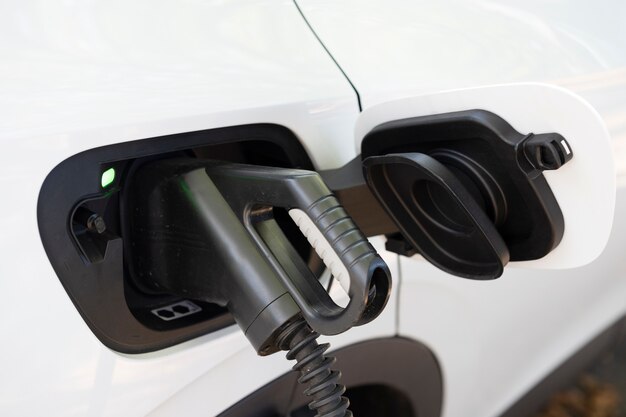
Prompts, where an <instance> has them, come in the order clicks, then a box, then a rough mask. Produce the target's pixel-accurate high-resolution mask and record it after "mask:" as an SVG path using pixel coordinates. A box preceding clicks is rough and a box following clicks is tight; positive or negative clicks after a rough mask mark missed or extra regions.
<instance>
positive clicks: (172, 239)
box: [123, 158, 390, 417]
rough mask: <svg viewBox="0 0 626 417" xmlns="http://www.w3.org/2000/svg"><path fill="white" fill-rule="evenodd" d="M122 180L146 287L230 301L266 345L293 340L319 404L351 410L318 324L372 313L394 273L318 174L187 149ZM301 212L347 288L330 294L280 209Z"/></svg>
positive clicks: (132, 260)
mask: <svg viewBox="0 0 626 417" xmlns="http://www.w3.org/2000/svg"><path fill="white" fill-rule="evenodd" d="M125 188H126V190H125V191H124V202H123V203H124V207H125V210H126V212H127V213H128V219H127V221H126V226H125V227H126V228H127V229H128V230H126V231H125V232H126V233H127V235H128V236H129V237H130V245H127V247H126V255H125V256H126V258H127V259H128V267H129V272H130V276H131V278H132V279H133V281H134V283H135V284H136V285H137V286H138V287H139V288H141V289H142V290H143V291H146V292H149V293H163V294H173V295H177V296H182V297H185V298H191V299H195V300H200V301H205V302H211V303H214V304H217V305H220V306H224V307H226V308H228V310H229V311H230V313H231V314H232V315H233V317H234V318H235V320H236V322H237V323H238V325H239V326H240V327H241V329H242V330H243V331H244V333H245V335H246V337H247V338H248V340H249V341H250V343H251V344H252V346H253V347H254V348H255V349H256V351H257V352H258V353H259V354H260V355H268V354H271V353H274V352H276V351H278V350H289V351H290V353H289V355H288V358H290V359H296V361H297V362H298V364H297V365H296V366H295V367H294V369H299V370H300V371H301V373H302V377H301V379H300V380H301V382H302V383H308V384H309V385H310V388H309V389H308V390H307V395H311V396H312V397H313V402H312V403H311V407H312V408H313V409H315V410H317V412H318V415H319V416H328V417H331V416H333V417H335V416H336V417H341V416H344V415H346V416H347V415H350V414H349V411H346V410H347V406H348V402H347V400H345V399H343V398H342V394H343V392H344V388H343V387H342V386H341V385H339V384H338V379H339V373H336V372H332V371H331V370H330V366H331V365H332V363H333V361H332V360H331V359H329V358H325V357H324V351H325V350H326V349H327V348H328V346H327V345H322V346H319V345H317V343H316V342H315V339H316V338H317V336H318V334H326V335H331V334H338V333H341V332H344V331H346V330H348V329H350V328H351V327H353V326H357V325H361V324H365V323H367V322H369V321H370V320H372V319H374V318H375V317H376V316H378V314H380V312H381V311H382V309H383V308H384V306H385V304H386V301H387V299H388V296H389V292H390V273H389V270H388V268H387V266H386V265H385V263H384V261H383V260H382V259H381V258H380V256H379V255H378V254H377V253H376V252H375V250H374V249H373V247H372V246H371V245H370V244H369V242H368V241H367V239H366V238H365V236H363V234H362V233H361V232H360V230H359V229H358V228H357V226H356V225H355V224H354V223H353V222H352V220H351V218H350V217H349V216H348V215H347V214H346V212H345V210H344V209H343V208H342V207H341V205H340V204H339V202H338V201H337V200H336V198H335V197H334V196H333V195H332V193H331V192H330V191H329V189H328V188H327V187H326V185H325V184H324V182H323V181H322V180H321V178H320V177H319V175H318V174H317V173H315V172H312V171H303V170H294V169H282V168H270V167H260V166H251V165H241V164H227V163H220V162H214V161H207V160H198V159H190V158H177V159H166V160H159V161H153V162H149V163H146V164H145V165H142V166H141V167H139V168H137V169H136V170H134V173H133V175H132V176H131V178H129V179H128V182H127V185H126V187H125ZM275 207H280V208H282V209H287V210H289V212H290V214H291V213H293V216H292V217H294V219H297V222H298V223H299V226H300V229H301V230H302V231H303V233H304V234H305V236H306V237H307V238H308V239H309V241H310V242H312V246H313V248H314V249H316V251H317V252H318V254H319V255H320V257H321V258H322V260H323V261H324V262H325V263H326V265H327V267H329V268H330V269H331V271H333V272H334V273H335V272H336V273H337V275H338V276H340V280H341V281H342V283H343V285H344V288H345V289H346V291H347V293H348V295H349V296H350V301H349V303H348V305H347V306H346V307H345V308H341V307H339V306H338V305H337V304H335V303H334V302H333V300H332V299H331V297H330V296H329V295H328V293H327V292H326V291H325V290H324V288H323V287H322V286H321V285H320V283H319V282H318V280H317V278H316V277H315V275H314V274H313V273H312V272H311V271H310V270H309V269H308V267H307V265H306V263H305V262H304V261H303V260H302V259H301V258H300V257H299V256H298V255H297V252H296V250H295V249H294V248H293V246H292V245H291V243H290V242H289V240H288V238H287V237H286V236H285V235H284V234H283V232H282V230H281V228H280V226H279V225H278V223H277V222H276V220H275V218H274V216H273V209H274V208H275Z"/></svg>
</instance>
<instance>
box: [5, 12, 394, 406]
mask: <svg viewBox="0 0 626 417" xmlns="http://www.w3.org/2000/svg"><path fill="white" fill-rule="evenodd" d="M0 109H1V113H2V117H1V118H0V187H1V189H2V195H3V197H2V198H1V201H2V204H0V230H1V232H0V258H1V262H0V294H2V295H3V300H2V303H0V315H1V316H2V320H0V334H1V335H2V346H3V347H2V348H1V349H0V352H1V354H0V369H2V377H0V414H1V415H5V416H39V415H50V416H77V415H80V416H84V415H90V416H92V415H93V416H95V415H103V416H116V417H119V416H142V415H146V414H147V413H149V412H150V411H151V410H153V409H155V408H156V407H158V406H159V405H160V404H161V403H162V402H164V401H166V400H167V399H168V398H169V397H171V396H172V395H175V394H176V393H177V392H178V391H180V390H181V389H183V388H184V387H186V386H188V385H189V384H191V383H193V382H194V381H196V380H198V379H199V378H200V379H201V378H202V376H203V375H205V374H207V375H211V376H210V377H209V379H211V384H212V385H211V388H212V389H211V390H208V391H206V392H204V393H203V395H202V396H200V397H198V398H196V399H195V401H194V403H193V405H194V407H195V408H194V409H195V412H199V413H201V414H203V415H214V414H217V413H218V412H219V411H221V410H222V409H224V408H226V407H228V406H229V405H231V404H232V403H233V402H235V401H237V400H238V399H239V398H241V397H243V396H245V395H246V394H248V393H249V392H250V391H252V390H254V389H256V388H257V387H259V386H261V385H263V384H265V383H266V382H268V381H269V380H271V379H272V378H274V377H275V376H277V375H279V374H281V373H283V372H285V371H286V370H287V369H289V367H290V364H289V363H288V362H287V361H286V360H284V358H283V357H279V355H277V356H276V357H272V358H266V359H265V360H264V359H257V358H256V356H255V355H254V352H253V350H252V349H251V348H250V347H249V346H248V344H247V342H246V341H245V339H244V337H243V336H242V335H241V334H240V332H239V331H237V330H236V329H234V328H232V329H227V330H224V331H221V332H218V333H215V334H212V335H209V336H206V337H203V338H200V339H197V340H194V341H192V342H188V343H185V344H183V345H181V346H178V347H175V348H172V349H169V350H167V351H164V352H160V353H154V354H149V355H140V356H125V355H120V354H117V353H115V352H112V351H110V350H109V349H107V348H105V347H104V346H103V345H102V344H101V343H100V342H99V341H98V340H97V339H96V338H95V336H94V335H93V334H92V333H91V331H90V330H89V329H88V328H87V326H86V325H85V323H84V322H83V320H82V319H81V317H80V315H79V314H78V312H77V310H76V309H75V308H74V306H73V305H72V303H71V302H70V300H69V297H68V296H67V294H66V292H65V291H64V289H63V288H62V287H61V284H60V283H59V280H58V279H57V278H56V275H55V273H54V272H53V270H52V268H51V266H50V263H49V262H48V259H47V257H46V254H45V253H44V250H43V248H42V245H41V241H40V238H39V231H38V229H37V218H36V203H37V197H38V193H39V189H40V187H41V184H42V182H43V180H44V178H45V177H46V175H47V174H48V173H49V172H50V170H51V169H52V168H53V167H54V166H55V165H56V164H58V163H59V162H61V161H62V160H64V159H65V158H67V157H69V156H71V155H73V154H75V153H78V152H81V151H83V150H85V149H89V148H93V147H97V146H102V145H106V144H111V143H116V142H122V141H127V140H133V139H141V138H146V137H153V136H159V135H165V134H170V133H178V132H188V131H193V130H200V129H208V128H212V127H219V126H228V125H236V124H242V123H244V124H245V123H255V122H270V123H278V124H282V125H284V126H287V127H289V128H291V129H292V130H293V131H294V132H295V133H296V135H297V136H299V137H300V138H306V139H307V141H306V143H305V145H306V147H307V149H308V150H309V151H310V153H311V155H312V156H313V158H315V162H316V163H317V164H318V165H319V166H320V167H324V166H333V165H336V164H342V163H344V162H346V161H348V160H349V159H350V158H351V157H353V156H354V146H353V142H352V139H351V136H352V129H353V124H354V120H355V118H356V116H357V112H358V106H357V102H356V97H355V94H354V91H353V90H352V89H351V88H350V86H349V85H348V84H347V82H346V81H345V78H344V77H343V76H342V74H341V72H340V71H339V70H338V69H337V67H336V66H335V65H334V64H333V62H332V60H330V59H329V57H328V55H327V54H326V53H325V52H324V50H323V49H322V48H321V47H320V45H319V43H318V42H317V40H316V39H315V37H314V36H313V34H312V33H311V32H310V30H309V29H308V28H307V27H306V25H305V24H304V23H303V21H302V18H301V16H300V15H299V13H298V11H297V10H296V8H295V6H294V5H293V3H291V2H285V1H280V0H265V1H238V2H236V3H231V2H222V1H195V0H184V1H177V2H170V1H158V0H157V1H153V0H151V1H138V2H132V3H128V2H123V1H115V0H114V1H107V2H74V1H65V0H58V1H48V0H46V1H38V0H28V1H12V2H2V3H1V4H0ZM389 314H390V317H391V318H393V310H392V312H391V313H389ZM380 323H382V324H381V326H379V327H376V326H373V327H366V328H364V329H363V331H364V332H366V333H365V334H363V333H360V337H362V338H363V337H377V336H382V335H385V334H389V333H390V332H392V331H393V329H394V327H393V326H392V324H393V323H391V322H390V321H389V319H388V320H387V321H385V320H383V321H381V322H380ZM385 323H386V325H385ZM355 335H356V333H355ZM351 337H356V336H351ZM231 365H233V366H232V367H231ZM231 368H233V369H231ZM215 369H231V371H229V372H232V374H231V375H230V377H229V378H226V379H224V380H221V379H219V378H217V377H214V376H213V375H214V373H213V371H214V370H215ZM215 375H217V374H215ZM220 375H223V374H220ZM213 378H215V379H213ZM194 414H195V413H194Z"/></svg>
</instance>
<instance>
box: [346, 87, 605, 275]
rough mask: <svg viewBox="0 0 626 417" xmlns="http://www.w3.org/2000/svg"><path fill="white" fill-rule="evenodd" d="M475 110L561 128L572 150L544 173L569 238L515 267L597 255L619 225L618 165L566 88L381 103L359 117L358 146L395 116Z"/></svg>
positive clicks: (598, 123)
mask: <svg viewBox="0 0 626 417" xmlns="http://www.w3.org/2000/svg"><path fill="white" fill-rule="evenodd" d="M470 109H483V110H488V111H491V112H494V113H496V114H498V115H499V116H500V117H502V118H504V120H506V121H507V122H509V123H510V124H511V125H512V126H513V127H514V128H515V129H517V130H518V131H519V132H522V133H529V132H534V133H546V132H558V133H560V134H562V135H563V136H564V137H565V138H567V141H568V143H569V144H570V146H571V147H572V149H573V150H574V159H572V160H571V161H570V162H568V163H567V164H566V165H565V166H563V167H562V168H560V169H558V170H556V171H546V172H544V175H545V177H546V179H547V181H548V183H549V184H550V187H551V188H552V190H553V192H554V195H555V197H556V199H557V201H558V202H559V205H560V206H561V210H562V212H563V217H564V219H565V225H566V228H565V234H564V236H563V240H561V243H560V244H559V246H558V247H557V248H556V249H555V250H553V251H552V252H550V253H549V254H548V255H547V256H545V257H544V258H542V259H540V260H536V261H529V262H518V263H516V264H515V265H516V266H518V267H522V266H523V267H530V268H548V269H553V268H557V269H561V268H573V267H578V266H582V265H585V264H587V263H589V262H591V261H593V260H594V259H596V258H597V257H598V256H599V255H600V253H601V252H602V250H603V249H604V247H605V245H606V242H607V240H608V238H609V234H610V232H611V226H612V224H613V210H614V208H615V168H614V166H613V155H612V149H611V143H610V138H609V134H608V131H607V129H606V126H605V124H604V121H603V120H602V118H601V117H600V116H599V114H598V112H597V111H596V110H595V109H594V108H593V107H592V106H591V105H589V104H588V103H587V102H585V101H584V100H583V99H582V98H580V97H579V96H577V95H575V94H572V93H571V92H569V91H568V90H566V89H564V88H557V87H554V86H552V85H549V84H537V83H518V84H503V85H498V86H489V87H478V88H468V89H461V90H451V91H445V92H441V93H432V94H424V95H421V96H416V97H411V98H406V99H397V100H392V101H389V102H385V103H381V104H376V105H374V106H371V107H368V108H367V109H365V110H364V111H363V113H361V115H360V116H359V118H358V120H357V123H356V128H355V142H356V143H355V145H356V147H357V149H358V150H360V147H361V142H362V140H363V138H364V137H365V135H367V133H369V132H370V131H371V130H372V129H374V128H375V127H376V126H378V125H380V124H382V123H385V122H388V121H391V120H399V119H405V118H409V117H415V116H425V115H430V114H439V113H447V112H455V111H461V110H470ZM583 196H584V198H583ZM590 202H593V203H592V204H590ZM422 261H423V262H426V261H425V260H423V259H422ZM512 265H513V264H512Z"/></svg>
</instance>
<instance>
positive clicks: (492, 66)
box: [297, 0, 626, 417]
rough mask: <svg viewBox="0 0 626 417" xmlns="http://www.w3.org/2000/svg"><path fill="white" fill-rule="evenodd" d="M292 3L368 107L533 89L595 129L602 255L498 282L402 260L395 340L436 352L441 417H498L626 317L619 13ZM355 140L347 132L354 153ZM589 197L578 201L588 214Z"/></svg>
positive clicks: (625, 100) (625, 85)
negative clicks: (605, 175)
mask: <svg viewBox="0 0 626 417" xmlns="http://www.w3.org/2000/svg"><path fill="white" fill-rule="evenodd" d="M297 3H298V5H299V6H300V8H301V10H302V11H303V14H304V15H305V16H306V18H307V21H308V22H309V23H310V24H311V26H312V27H313V28H314V30H315V31H316V33H317V35H318V36H319V37H320V39H321V41H322V42H323V43H324V45H325V46H326V47H327V48H328V50H329V51H330V53H331V54H332V55H333V57H334V58H335V59H336V60H337V62H338V63H339V65H340V66H341V67H342V69H343V70H344V71H345V73H346V75H347V76H348V77H349V78H350V80H351V81H352V83H353V84H354V86H355V88H356V89H357V91H358V92H359V96H360V98H361V103H362V106H363V108H364V109H365V110H367V109H368V108H370V107H372V106H375V105H376V104H379V103H384V102H387V101H389V100H393V99H397V98H402V97H412V96H425V97H428V96H429V95H432V96H433V97H437V94H436V93H438V92H440V91H450V95H452V96H454V94H453V91H456V90H459V89H464V88H478V87H484V86H491V85H496V84H499V85H515V84H518V83H525V82H533V83H545V84H549V85H554V86H558V87H560V88H565V89H567V90H568V91H570V92H572V93H573V94H575V95H577V96H579V97H580V98H581V99H582V100H584V101H586V102H587V103H589V104H590V105H591V106H592V107H593V108H594V109H595V111H597V112H598V114H599V115H600V117H601V118H602V120H603V121H604V124H605V126H606V129H607V131H608V133H609V135H610V137H611V150H612V153H613V157H614V163H615V171H616V179H617V186H618V188H617V195H616V207H615V213H616V217H615V220H614V223H613V227H612V230H611V235H610V239H609V241H608V244H607V246H606V249H605V250H604V252H603V253H602V254H601V255H600V257H599V258H597V259H596V260H594V261H593V262H591V263H590V264H588V265H586V266H580V267H577V268H573V269H563V270H551V266H550V265H549V261H548V258H550V255H548V256H547V257H546V261H545V262H544V261H541V262H539V263H537V264H538V265H536V267H537V268H540V269H526V267H528V266H532V265H526V266H525V267H523V268H522V267H521V266H516V265H515V263H511V264H510V266H509V267H508V268H507V269H506V270H505V273H504V275H503V276H502V277H501V278H500V279H498V280H496V281H494V282H474V281H468V280H462V279H458V278H454V277H451V276H448V275H446V274H445V273H443V272H441V271H439V270H437V269H436V268H434V267H433V266H431V265H429V264H427V263H426V262H425V261H424V260H423V259H419V257H415V259H407V258H400V272H401V282H402V283H401V286H402V288H401V290H400V298H399V300H398V302H399V306H400V313H399V317H400V324H399V326H400V327H399V328H400V334H401V335H403V336H407V337H413V338H415V339H418V340H420V341H422V342H424V343H426V345H428V346H430V347H431V349H433V350H434V351H435V352H436V354H437V356H438V358H439V360H440V362H441V365H442V368H443V373H444V386H445V388H444V392H445V403H444V412H443V415H444V416H448V417H453V416H497V415H498V414H499V413H501V412H502V411H504V410H505V409H506V408H507V407H508V406H510V405H511V404H512V403H513V402H514V401H515V400H516V399H517V398H518V397H520V396H521V395H522V394H523V393H524V392H526V391H527V390H528V389H530V388H531V387H532V386H533V385H534V384H536V383H537V382H538V381H540V380H541V378H543V377H544V376H545V375H546V374H547V373H549V371H550V370H551V369H553V368H554V367H556V366H557V365H558V364H559V363H560V362H562V361H563V360H564V359H565V358H566V357H567V356H568V355H570V354H572V353H573V352H575V351H576V350H577V349H578V348H580V347H581V346H582V345H584V344H585V342H587V341H588V340H589V339H590V338H591V337H592V336H593V335H595V334H597V333H599V332H600V331H601V330H602V329H604V328H606V327H608V326H609V325H610V324H611V323H612V322H613V321H615V320H616V319H618V318H619V317H621V316H622V315H624V313H626V277H625V276H624V275H625V272H626V260H625V257H624V256H623V253H624V249H623V248H624V247H626V223H625V220H624V216H623V215H621V214H622V213H624V212H625V210H626V54H625V53H624V51H626V27H625V26H624V24H623V19H624V16H626V7H625V5H624V4H623V3H622V2H616V1H601V2H594V3H588V2H584V1H576V2H572V1H552V2H544V1H524V2H514V1H504V2H500V1H498V2H495V1H472V2H458V1H447V2H413V1H408V0H407V1H405V0H394V1H391V2H382V1H377V0H365V1H356V0H354V1H346V2H332V1H311V0H298V2H297ZM510 98H511V100H514V99H515V97H513V96H512V97H510ZM451 101H452V100H451ZM503 101H504V99H503ZM542 104H545V103H542ZM519 105H520V107H523V106H524V105H532V104H530V103H528V102H527V103H519ZM423 107H427V106H423ZM436 107H437V106H434V108H436ZM503 107H508V105H503ZM557 107H558V106H557ZM490 110H492V109H490ZM533 110H534V109H533ZM492 111H496V113H497V110H495V109H493V110H492ZM531 111H532V110H531ZM553 111H554V112H557V113H558V112H563V111H566V110H565V109H564V108H555V109H554V110H553ZM565 116H567V115H565ZM537 123H539V124H540V125H541V124H542V121H541V117H540V116H539V117H537ZM361 138H362V134H357V135H356V138H355V139H356V141H357V146H358V144H359V143H360V139H361ZM589 140H591V141H594V140H595V138H594V137H591V138H589ZM574 152H576V151H575V149H574ZM550 175H554V176H558V175H559V173H558V171H555V172H554V173H552V172H550V173H547V174H546V177H547V178H548V180H550V178H551V177H550ZM597 186H598V187H601V186H603V184H597ZM555 193H558V191H555ZM557 195H558V194H557ZM589 197H590V196H589V195H588V194H585V193H584V192H581V193H580V195H579V196H578V198H579V200H580V201H581V203H582V204H585V205H588V206H590V207H594V203H597V201H595V200H594V199H593V198H589ZM565 210H567V208H564V211H565ZM600 217H602V216H600ZM571 220H572V221H579V220H581V219H580V218H576V217H575V218H573V219H571ZM602 220H605V219H598V221H600V222H601V221H602ZM570 223H571V222H570ZM566 228H567V225H566ZM566 230H567V229H566ZM566 233H567V232H566ZM583 239H584V238H583ZM546 264H548V265H546ZM543 268H547V269H543Z"/></svg>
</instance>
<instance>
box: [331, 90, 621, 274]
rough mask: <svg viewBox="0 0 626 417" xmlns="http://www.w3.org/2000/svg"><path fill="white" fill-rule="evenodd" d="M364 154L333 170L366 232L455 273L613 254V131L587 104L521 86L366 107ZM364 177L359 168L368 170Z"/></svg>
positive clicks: (564, 263) (361, 133)
mask: <svg viewBox="0 0 626 417" xmlns="http://www.w3.org/2000/svg"><path fill="white" fill-rule="evenodd" d="M355 141H356V146H357V147H358V149H360V151H361V155H360V157H358V158H357V159H356V160H354V161H353V162H352V163H350V164H348V165H346V166H345V167H343V168H340V169H337V170H333V171H328V172H326V173H324V176H325V178H326V179H327V182H328V183H329V185H330V186H331V187H332V188H333V189H334V190H335V192H336V193H337V195H338V196H339V197H340V199H341V201H342V203H343V204H344V206H345V207H346V208H347V209H348V211H349V212H350V213H351V214H352V216H353V218H355V220H356V221H357V223H359V224H362V225H363V226H362V228H363V229H364V230H366V233H367V234H368V235H376V234H385V235H386V236H387V238H388V241H387V249H389V250H392V251H394V252H396V253H399V254H402V255H406V256H412V255H414V254H418V253H419V254H421V255H422V257H423V258H425V259H426V260H428V261H429V262H431V263H433V264H434V265H435V266H437V267H438V268H440V269H442V270H444V271H446V272H448V273H451V274H453V275H457V276H461V277H465V278H472V279H493V278H497V277H499V276H500V275H501V274H502V273H503V270H504V267H505V266H506V265H507V264H508V263H509V262H515V263H516V264H517V265H520V266H524V267H532V268H548V269H555V268H556V269H563V268H573V267H577V266H581V265H584V264H587V263H589V262H591V261H592V260H594V259H595V258H596V257H597V256H598V255H599V254H600V253H601V252H602V250H603V249H604V246H605V245H606V242H607V240H608V237H609V233H610V230H611V225H612V221H613V211H614V207H615V171H614V168H613V156H612V151H611V147H610V142H609V136H608V133H607V130H606V128H605V126H604V123H603V121H602V119H601V118H600V117H599V115H598V114H597V112H596V111H595V110H594V109H593V108H592V107H591V106H590V105H589V104H588V103H586V102H585V101H584V100H582V99H581V98H580V97H578V96H576V95H574V94H572V93H570V92H568V91H566V90H564V89H561V88H558V87H554V86H549V85H544V84H514V85H502V86H491V87H484V88H475V89H465V90H456V91H448V92H443V93H436V94H430V95H424V96H417V97H410V98H406V99H400V100H396V101H390V102H386V103H382V104H378V105H374V106H372V107H370V108H367V109H366V110H365V111H364V112H363V113H362V114H361V115H360V116H359V118H358V120H357V124H356V129H355ZM359 171H360V172H359Z"/></svg>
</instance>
